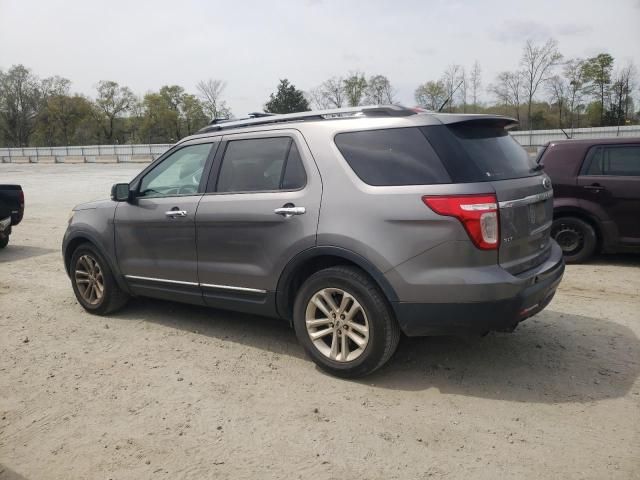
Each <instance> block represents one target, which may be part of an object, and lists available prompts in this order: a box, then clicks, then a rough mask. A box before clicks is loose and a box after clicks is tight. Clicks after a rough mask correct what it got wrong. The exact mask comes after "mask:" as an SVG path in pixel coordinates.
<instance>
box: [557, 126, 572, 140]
mask: <svg viewBox="0 0 640 480" xmlns="http://www.w3.org/2000/svg"><path fill="white" fill-rule="evenodd" d="M560 130H562V133H564V136H565V137H567V140H571V136H570V135H569V134H568V133H567V132H565V131H564V128H562V127H560Z"/></svg>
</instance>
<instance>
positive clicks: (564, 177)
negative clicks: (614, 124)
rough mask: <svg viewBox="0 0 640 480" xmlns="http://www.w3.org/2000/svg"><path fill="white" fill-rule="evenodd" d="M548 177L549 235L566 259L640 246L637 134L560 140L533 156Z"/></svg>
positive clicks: (583, 258) (576, 260) (638, 148)
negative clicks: (550, 197)
mask: <svg viewBox="0 0 640 480" xmlns="http://www.w3.org/2000/svg"><path fill="white" fill-rule="evenodd" d="M538 162H539V163H540V164H542V165H544V170H545V172H546V173H547V174H548V175H549V176H550V177H551V180H552V182H553V190H554V203H553V209H554V220H553V225H552V227H551V235H552V237H553V238H555V239H556V241H557V242H558V243H559V244H560V246H561V247H562V250H563V252H564V255H565V260H566V261H567V262H574V263H576V262H582V261H584V260H586V259H587V258H589V257H590V256H591V255H592V254H593V253H594V252H596V251H599V252H604V253H614V252H620V251H640V138H606V139H599V140H594V139H590V140H559V141H554V142H550V143H548V144H547V145H546V146H545V147H544V149H543V150H542V151H541V152H540V154H539V155H538Z"/></svg>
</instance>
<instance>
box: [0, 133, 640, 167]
mask: <svg viewBox="0 0 640 480" xmlns="http://www.w3.org/2000/svg"><path fill="white" fill-rule="evenodd" d="M565 133H566V135H565ZM511 135H512V136H513V138H515V139H516V140H517V141H518V143H520V145H522V146H523V147H525V148H526V149H527V151H529V153H535V151H536V150H537V148H538V147H541V146H543V145H544V144H546V143H547V142H550V141H553V140H562V139H565V138H567V136H569V137H571V138H610V137H640V125H627V126H624V127H600V128H574V129H565V130H564V131H562V130H559V129H558V130H531V131H528V130H527V131H515V132H511ZM171 147H172V145H169V144H150V145H88V146H72V147H25V148H0V162H1V163H149V162H151V161H153V160H155V159H156V158H158V157H159V156H160V155H162V154H163V153H164V152H166V151H167V150H169V149H170V148H171Z"/></svg>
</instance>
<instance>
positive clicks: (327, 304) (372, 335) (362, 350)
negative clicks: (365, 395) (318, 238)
mask: <svg viewBox="0 0 640 480" xmlns="http://www.w3.org/2000/svg"><path fill="white" fill-rule="evenodd" d="M341 292H342V293H341ZM327 299H330V301H328V300H327ZM313 300H317V301H318V302H319V303H320V305H322V306H323V307H324V309H322V308H320V307H319V305H318V303H315V302H313ZM331 302H332V303H333V307H338V308H337V309H336V308H332V306H331V305H332V304H331ZM342 307H344V308H342ZM341 312H343V313H341ZM334 314H335V315H334ZM349 316H351V319H349ZM307 320H309V321H310V322H316V323H315V324H309V328H308V322H307ZM325 320H328V322H327V321H325ZM293 324H294V328H295V331H296V336H297V337H298V340H299V341H300V343H301V344H302V346H303V347H304V349H305V351H306V352H307V354H308V355H309V356H310V357H311V359H312V360H313V361H314V362H315V363H316V364H317V365H318V367H320V368H321V369H322V370H324V371H326V372H328V373H331V374H332V375H336V376H338V377H343V378H356V377H362V376H364V375H368V374H370V373H372V372H374V371H375V370H377V369H378V368H380V367H381V366H382V365H384V364H385V363H386V362H387V361H388V360H389V359H390V358H391V356H392V355H393V353H394V352H395V351H396V348H397V346H398V341H399V340H400V327H399V326H398V323H397V322H396V320H395V318H394V315H393V311H392V310H391V306H390V305H389V303H388V301H387V299H386V298H385V296H384V294H383V293H382V292H381V291H380V289H379V288H378V286H377V285H376V284H375V283H374V282H373V280H371V278H370V277H369V276H368V275H366V274H365V273H364V272H363V271H362V270H360V269H359V268H355V267H350V266H337V267H331V268H327V269H325V270H320V271H319V272H316V273H314V274H313V275H311V276H310V277H309V278H308V279H307V280H306V281H305V282H304V284H303V285H302V286H301V287H300V290H299V291H298V294H297V295H296V299H295V303H294V307H293ZM316 324H318V325H316ZM311 325H313V326H311ZM328 330H330V333H325V332H327V331H328ZM342 332H344V333H342ZM323 333H324V335H323V336H321V337H319V338H316V339H315V340H312V338H311V335H321V334H323ZM343 337H344V340H343ZM355 340H357V341H358V343H356V341H355ZM363 341H364V342H365V343H364V345H362V342H363ZM334 342H337V343H338V345H337V346H336V348H335V349H334ZM343 342H345V343H343ZM345 344H346V348H344V349H343V345H345ZM343 352H348V353H346V354H344V357H343Z"/></svg>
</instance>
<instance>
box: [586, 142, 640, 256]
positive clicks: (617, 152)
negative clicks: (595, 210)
mask: <svg viewBox="0 0 640 480" xmlns="http://www.w3.org/2000/svg"><path fill="white" fill-rule="evenodd" d="M578 188H579V189H580V190H581V196H580V197H581V198H583V199H584V200H586V201H589V202H594V203H597V204H598V205H600V206H602V207H603V208H604V209H605V211H606V212H607V214H608V215H609V218H610V219H611V220H613V221H614V222H615V223H616V226H617V228H618V232H619V235H620V241H621V242H622V243H627V244H637V243H640V213H639V212H640V145H599V146H596V147H592V148H591V149H590V150H589V152H588V153H587V156H586V157H585V161H584V163H583V165H582V169H581V170H580V175H579V176H578Z"/></svg>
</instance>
